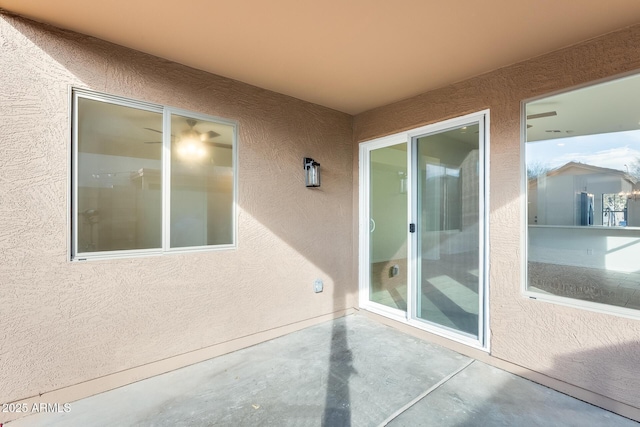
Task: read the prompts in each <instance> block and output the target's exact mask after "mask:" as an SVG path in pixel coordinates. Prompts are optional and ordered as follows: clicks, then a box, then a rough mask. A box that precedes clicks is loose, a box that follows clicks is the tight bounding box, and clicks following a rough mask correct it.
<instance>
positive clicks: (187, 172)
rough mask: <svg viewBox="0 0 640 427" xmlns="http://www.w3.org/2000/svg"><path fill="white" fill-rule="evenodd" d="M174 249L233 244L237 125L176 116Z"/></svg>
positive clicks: (173, 161) (172, 243) (172, 208)
mask: <svg viewBox="0 0 640 427" xmlns="http://www.w3.org/2000/svg"><path fill="white" fill-rule="evenodd" d="M171 130H172V137H171V138H172V142H171V226H170V228H171V240H170V242H171V243H170V244H171V247H172V248H182V247H188V246H206V245H222V244H231V243H233V217H232V216H233V173H234V171H233V150H232V148H233V138H234V128H233V126H229V125H225V124H221V123H216V122H213V121H207V120H200V119H194V118H190V117H185V116H180V115H175V114H172V115H171Z"/></svg>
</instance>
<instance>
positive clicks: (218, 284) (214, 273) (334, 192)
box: [0, 15, 356, 421]
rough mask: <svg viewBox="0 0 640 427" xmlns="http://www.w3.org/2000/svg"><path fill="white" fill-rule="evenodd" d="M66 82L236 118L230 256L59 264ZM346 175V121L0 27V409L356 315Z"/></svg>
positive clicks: (194, 73) (261, 93)
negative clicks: (240, 341) (301, 325)
mask: <svg viewBox="0 0 640 427" xmlns="http://www.w3.org/2000/svg"><path fill="white" fill-rule="evenodd" d="M141 36H142V35H141ZM176 48H179V46H177V47H176ZM203 55H216V52H203ZM71 86H75V87H82V88H90V89H93V90H97V91H100V92H106V93H110V94H115V95H121V96H125V97H130V98H134V99H141V100H145V101H149V102H153V103H159V104H165V105H170V106H174V107H179V108H184V109H187V110H192V111H195V112H199V113H204V114H209V115H213V116H219V117H224V118H228V119H232V120H236V121H237V122H238V124H239V144H238V148H239V151H238V157H239V160H238V169H237V171H238V175H239V180H238V199H237V201H238V217H237V220H238V239H237V249H235V250H225V251H216V252H205V253H191V254H182V255H166V256H156V257H143V258H131V259H118V260H109V261H88V262H69V256H68V250H69V248H68V236H69V226H68V222H67V221H68V219H67V213H68V209H69V204H68V202H69V201H68V185H69V184H68V176H69V153H70V152H69V144H70V117H69V88H70V87H71ZM304 156H310V157H313V158H314V159H316V160H317V161H319V162H320V163H321V164H322V173H323V176H322V187H321V188H319V189H307V188H305V187H304V180H303V169H302V158H303V157H304ZM352 170H353V158H352V117H351V116H349V115H347V114H343V113H340V112H336V111H333V110H330V109H327V108H324V107H320V106H317V105H314V104H310V103H307V102H303V101H300V100H297V99H294V98H291V97H287V96H284V95H279V94H276V93H273V92H269V91H267V90H263V89H260V88H256V87H253V86H249V85H246V84H243V83H239V82H236V81H233V80H229V79H225V78H222V77H217V76H213V75H211V74H207V73H204V72H201V71H198V70H194V69H191V68H188V67H185V66H182V65H178V64H175V63H172V62H169V61H166V60H163V59H159V58H155V57H152V56H149V55H145V54H142V53H139V52H135V51H132V50H129V49H125V48H121V47H118V46H115V45H112V44H109V43H106V42H103V41H100V40H96V39H93V38H90V37H86V36H83V35H79V34H74V33H70V32H63V31H60V30H57V29H53V28H51V27H47V26H43V25H40V24H36V23H33V22H30V21H27V20H23V19H20V18H15V17H11V16H4V15H0V289H1V292H0V324H1V327H0V402H10V401H15V400H17V399H23V398H27V397H30V396H34V395H37V394H39V393H43V392H50V391H52V390H56V389H60V388H64V387H68V386H72V385H74V384H78V383H81V382H84V381H87V380H91V379H95V378H99V377H103V376H105V375H110V374H113V373H116V372H121V371H123V370H126V369H131V368H136V367H139V366H142V365H145V364H149V363H153V362H156V361H160V360H164V359H167V358H172V357H174V356H178V355H184V354H185V353H189V352H193V351H197V350H200V349H203V348H207V347H208V346H212V345H215V344H219V343H224V342H226V341H229V340H232V339H235V338H239V337H245V336H250V335H251V336H253V335H252V334H257V333H260V332H261V331H269V330H272V329H273V328H278V327H283V326H284V325H291V324H296V322H301V321H304V320H308V319H314V318H317V317H318V316H322V315H327V314H329V313H334V312H340V311H341V310H343V309H345V308H347V307H353V306H354V304H355V292H356V278H355V275H354V274H355V273H354V269H353V259H354V253H353V248H354V244H353V227H352V221H353V214H354V213H353V205H352V200H353V199H352V197H353V195H352ZM316 278H322V279H323V280H324V285H325V290H324V292H323V293H320V294H315V293H314V292H313V288H312V284H313V281H314V280H315V279H316ZM248 344H251V342H250V340H249V341H245V345H248ZM174 367H175V366H174ZM116 385H117V384H116ZM88 392H89V393H90V391H88ZM0 421H2V420H1V419H0Z"/></svg>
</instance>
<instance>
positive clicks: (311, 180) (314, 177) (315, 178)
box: [304, 157, 320, 187]
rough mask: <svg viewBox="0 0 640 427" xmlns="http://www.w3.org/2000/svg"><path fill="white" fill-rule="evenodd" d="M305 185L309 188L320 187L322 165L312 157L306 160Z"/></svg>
mask: <svg viewBox="0 0 640 427" xmlns="http://www.w3.org/2000/svg"><path fill="white" fill-rule="evenodd" d="M304 184H305V185H306V186H307V187H320V163H318V162H316V161H315V160H313V159H312V158H311V157H305V158H304Z"/></svg>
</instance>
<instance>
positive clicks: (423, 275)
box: [360, 112, 488, 348]
mask: <svg viewBox="0 0 640 427" xmlns="http://www.w3.org/2000/svg"><path fill="white" fill-rule="evenodd" d="M487 116H488V112H483V113H479V114H475V115H470V116H465V117H462V118H459V119H454V120H450V121H447V122H444V123H440V124H436V125H431V126H426V127H423V128H420V129H415V130H413V131H409V132H404V133H401V134H397V135H392V136H390V137H385V138H382V139H380V140H376V141H372V142H369V143H364V144H362V145H361V150H360V161H361V222H360V223H361V227H360V233H361V242H360V248H361V270H360V273H361V306H362V307H363V308H365V309H368V310H371V311H374V312H378V313H380V314H383V315H387V316H390V317H394V318H395V319H396V320H401V321H404V322H406V323H409V324H412V325H415V326H417V327H420V328H423V329H426V330H429V331H432V332H435V333H438V334H441V335H444V336H447V337H451V338H453V339H456V340H458V341H462V342H465V343H469V344H471V345H474V346H476V347H481V348H486V330H487V327H486V322H485V321H484V317H485V316H484V313H485V306H486V287H487V275H486V268H485V264H486V261H485V260H486V255H487V254H486V250H485V246H486V203H485V191H484V189H485V186H486V175H485V174H486V170H487V168H486V167H485V166H486V164H487V162H486V152H487V144H486V136H485V129H486V121H487Z"/></svg>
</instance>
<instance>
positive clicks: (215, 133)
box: [200, 130, 220, 141]
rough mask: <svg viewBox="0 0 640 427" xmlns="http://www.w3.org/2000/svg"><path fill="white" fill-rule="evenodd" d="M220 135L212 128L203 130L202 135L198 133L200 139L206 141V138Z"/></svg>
mask: <svg viewBox="0 0 640 427" xmlns="http://www.w3.org/2000/svg"><path fill="white" fill-rule="evenodd" d="M218 136H220V134H219V133H218V132H214V131H212V130H210V131H208V132H204V133H203V134H202V135H200V139H202V140H203V141H206V140H208V139H213V138H215V137H218Z"/></svg>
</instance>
